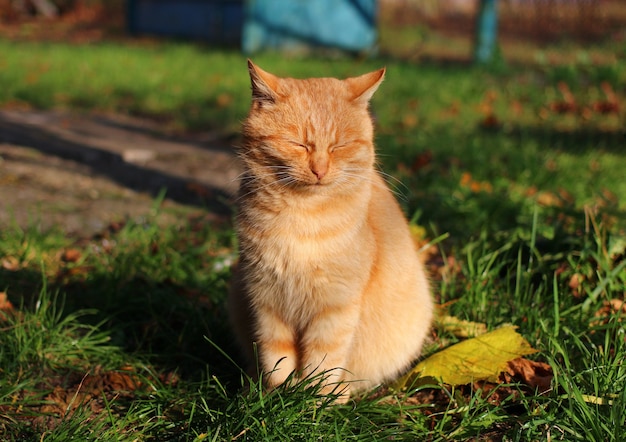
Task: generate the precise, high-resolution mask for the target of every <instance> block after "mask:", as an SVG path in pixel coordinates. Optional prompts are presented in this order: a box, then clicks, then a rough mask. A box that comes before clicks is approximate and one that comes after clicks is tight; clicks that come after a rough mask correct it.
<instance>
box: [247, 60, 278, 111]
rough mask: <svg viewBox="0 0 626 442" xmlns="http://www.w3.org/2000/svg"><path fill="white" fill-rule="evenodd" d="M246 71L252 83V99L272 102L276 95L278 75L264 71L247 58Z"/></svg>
mask: <svg viewBox="0 0 626 442" xmlns="http://www.w3.org/2000/svg"><path fill="white" fill-rule="evenodd" d="M248 72H249V73H250V82H251V84H252V99H253V100H254V101H257V102H269V103H273V102H274V101H275V100H276V98H277V96H278V80H279V79H278V77H277V76H275V75H273V74H270V73H269V72H267V71H264V70H263V69H261V68H260V67H258V66H257V65H255V64H254V63H252V60H248Z"/></svg>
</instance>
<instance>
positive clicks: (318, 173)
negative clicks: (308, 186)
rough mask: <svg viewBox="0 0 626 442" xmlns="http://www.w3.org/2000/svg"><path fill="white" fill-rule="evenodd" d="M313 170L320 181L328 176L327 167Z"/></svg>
mask: <svg viewBox="0 0 626 442" xmlns="http://www.w3.org/2000/svg"><path fill="white" fill-rule="evenodd" d="M311 172H313V174H314V175H315V176H316V177H317V179H318V181H319V180H321V179H322V178H324V177H325V176H326V170H325V169H322V170H315V169H311Z"/></svg>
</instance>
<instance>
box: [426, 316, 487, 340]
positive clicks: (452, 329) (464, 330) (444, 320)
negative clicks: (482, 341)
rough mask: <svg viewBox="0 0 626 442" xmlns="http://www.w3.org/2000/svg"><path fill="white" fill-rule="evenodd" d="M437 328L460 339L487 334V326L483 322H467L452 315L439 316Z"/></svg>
mask: <svg viewBox="0 0 626 442" xmlns="http://www.w3.org/2000/svg"><path fill="white" fill-rule="evenodd" d="M436 322H437V327H438V328H440V329H442V330H445V331H447V332H449V333H452V334H453V335H454V336H456V337H458V338H469V337H473V336H479V335H482V334H484V333H487V325H485V324H483V323H481V322H472V321H466V320H464V319H459V318H457V317H455V316H450V315H439V316H438V317H437V319H436Z"/></svg>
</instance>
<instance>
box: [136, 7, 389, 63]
mask: <svg viewBox="0 0 626 442" xmlns="http://www.w3.org/2000/svg"><path fill="white" fill-rule="evenodd" d="M127 8H128V11H127V15H128V29H129V31H130V32H131V33H133V34H153V35H163V36H168V37H182V38H193V39H198V40H203V41H207V42H209V43H213V44H219V45H227V46H239V45H241V47H242V49H243V51H244V52H246V53H253V52H257V51H259V50H263V49H287V50H293V49H301V48H311V47H324V48H338V49H342V50H345V51H350V52H364V51H369V50H371V49H373V48H374V46H375V43H376V39H377V33H376V16H377V0H248V1H245V0H127Z"/></svg>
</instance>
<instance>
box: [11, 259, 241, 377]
mask: <svg viewBox="0 0 626 442" xmlns="http://www.w3.org/2000/svg"><path fill="white" fill-rule="evenodd" d="M82 272H90V273H89V274H88V275H82V276H81V275H80V274H81V273H82ZM226 277H227V276H224V277H223V278H217V279H215V280H214V281H213V282H212V283H211V284H208V285H207V286H205V287H202V286H200V287H198V286H191V285H186V284H181V283H176V282H173V281H169V280H164V281H156V280H152V279H150V278H149V277H145V276H137V275H136V276H130V277H129V276H121V275H120V276H115V275H112V274H111V272H107V271H106V270H105V269H102V270H95V269H93V268H91V267H90V268H81V267H74V268H71V269H66V270H62V271H60V272H59V273H58V275H55V276H53V277H50V276H48V277H47V278H46V277H44V276H43V275H42V274H41V273H39V272H37V271H34V270H31V269H26V268H24V269H20V270H17V271H10V270H7V269H4V268H0V291H4V290H6V291H7V292H8V294H9V298H10V300H11V301H12V302H13V304H15V305H16V307H17V308H24V309H27V310H34V309H36V308H37V305H38V302H39V301H40V296H41V293H45V294H46V295H45V296H46V297H47V298H48V299H50V300H51V302H53V303H54V304H55V306H56V309H58V310H59V311H60V312H61V314H62V316H66V315H70V314H73V313H77V312H80V311H88V312H89V314H86V315H81V316H79V318H80V321H82V322H83V323H86V324H88V325H92V326H93V325H96V326H98V328H99V329H100V330H101V331H103V332H105V333H106V334H108V335H109V337H110V341H109V342H108V343H107V345H113V346H115V347H118V348H120V349H121V350H122V351H123V352H125V353H126V354H128V359H129V362H130V361H133V360H136V358H137V357H139V358H141V359H142V360H145V361H147V362H148V363H149V364H151V365H152V366H154V367H155V368H156V370H157V372H159V373H176V375H177V376H178V377H180V378H181V379H184V380H186V381H198V380H201V379H205V378H206V376H207V375H215V376H218V377H219V378H220V379H221V380H222V381H223V382H224V384H225V385H228V384H229V383H230V382H229V380H236V379H238V378H239V376H240V371H239V370H238V368H237V366H236V365H234V364H233V362H232V361H230V360H229V359H228V358H227V357H226V356H225V355H224V353H225V354H227V355H232V356H233V359H234V360H237V357H238V356H237V355H238V349H237V348H236V347H235V345H234V343H233V338H232V333H231V331H230V327H229V324H228V321H227V314H226V311H225V306H224V297H225V291H226V287H225V278H226ZM44 278H46V279H44ZM87 362H89V361H87ZM92 362H94V363H97V361H92ZM234 388H236V386H235V387H234Z"/></svg>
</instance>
